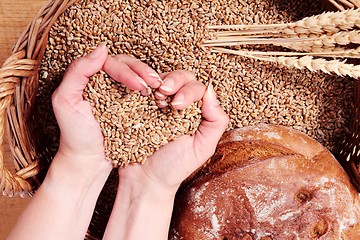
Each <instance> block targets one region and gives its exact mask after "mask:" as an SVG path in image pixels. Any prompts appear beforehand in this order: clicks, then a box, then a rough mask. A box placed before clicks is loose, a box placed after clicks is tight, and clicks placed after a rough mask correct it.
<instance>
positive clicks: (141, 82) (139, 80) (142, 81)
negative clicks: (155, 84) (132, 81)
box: [137, 77, 149, 88]
mask: <svg viewBox="0 0 360 240" xmlns="http://www.w3.org/2000/svg"><path fill="white" fill-rule="evenodd" d="M137 81H138V82H139V83H140V84H141V85H143V86H144V87H146V88H148V87H149V86H148V85H147V84H146V82H145V81H144V79H142V78H141V77H138V78H137Z"/></svg>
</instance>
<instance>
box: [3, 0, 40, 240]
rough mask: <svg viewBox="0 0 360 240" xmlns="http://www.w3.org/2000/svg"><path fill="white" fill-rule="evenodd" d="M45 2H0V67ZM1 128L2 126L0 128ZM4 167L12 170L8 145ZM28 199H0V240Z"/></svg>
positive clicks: (5, 234) (34, 0)
mask: <svg viewBox="0 0 360 240" xmlns="http://www.w3.org/2000/svg"><path fill="white" fill-rule="evenodd" d="M45 2H46V0H0V66H1V65H2V64H3V62H4V61H5V59H6V58H7V57H8V56H10V54H11V49H12V46H13V45H14V44H15V42H16V40H17V39H18V37H19V36H20V34H21V33H22V31H23V30H24V28H25V27H26V26H27V25H28V23H29V22H30V21H31V20H32V19H33V17H34V16H35V14H36V13H37V12H38V11H39V9H40V8H41V6H42V5H43V4H44V3H45ZM0 127H3V126H0ZM3 147H4V152H5V156H4V157H5V159H6V160H5V166H6V167H7V168H8V169H13V168H14V167H13V164H12V162H11V157H10V156H11V155H10V151H9V149H8V145H7V144H5V146H3ZM28 202H29V198H20V197H14V198H7V197H2V196H1V197H0V240H3V239H4V240H5V239H6V238H7V236H8V234H9V233H10V230H11V229H12V227H13V226H14V224H15V223H16V220H17V218H18V216H19V214H20V213H21V212H22V210H23V209H24V207H25V206H26V204H27V203H28Z"/></svg>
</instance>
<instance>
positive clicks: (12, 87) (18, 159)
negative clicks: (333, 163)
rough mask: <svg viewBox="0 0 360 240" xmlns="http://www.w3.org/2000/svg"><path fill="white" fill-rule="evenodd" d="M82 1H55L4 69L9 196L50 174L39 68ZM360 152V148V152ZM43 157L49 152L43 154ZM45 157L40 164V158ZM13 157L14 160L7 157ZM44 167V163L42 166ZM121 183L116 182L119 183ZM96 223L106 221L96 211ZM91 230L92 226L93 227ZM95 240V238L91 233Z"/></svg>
mask: <svg viewBox="0 0 360 240" xmlns="http://www.w3.org/2000/svg"><path fill="white" fill-rule="evenodd" d="M74 2H76V0H50V1H49V2H48V3H47V4H45V5H44V6H43V8H42V9H40V11H39V13H38V14H37V15H36V17H35V18H34V19H33V21H32V22H31V23H30V24H29V25H28V27H27V28H26V29H25V31H24V32H23V34H22V35H21V36H20V38H19V40H18V42H17V43H16V44H15V46H14V48H13V54H12V55H11V56H10V57H9V58H8V59H7V60H6V62H5V63H4V65H3V66H2V68H1V69H0V89H1V92H0V101H1V107H0V124H1V126H3V127H1V128H0V145H1V146H2V145H3V141H4V138H5V134H7V135H8V139H9V141H10V149H11V152H12V157H13V159H12V160H13V161H14V169H15V170H14V171H10V170H8V169H6V168H5V167H4V160H5V159H4V155H3V150H2V148H0V181H1V182H0V186H1V191H2V193H3V195H7V196H14V195H21V196H25V195H28V194H30V195H31V194H32V192H33V191H34V190H35V189H36V188H37V187H38V186H39V185H40V183H41V181H42V179H43V176H44V175H45V173H46V170H47V167H48V164H49V163H50V162H51V157H50V156H49V157H47V156H39V153H38V151H37V147H38V146H37V143H36V140H34V139H38V138H37V137H34V136H36V134H37V132H36V131H35V128H34V126H33V125H32V124H33V119H34V117H33V116H34V113H33V106H34V104H35V101H36V99H35V96H36V92H37V86H38V69H39V63H40V61H41V59H42V56H43V53H44V51H45V47H46V44H47V36H48V32H49V30H50V28H51V26H52V25H53V24H54V22H55V21H56V19H57V17H58V16H59V15H60V14H61V13H62V12H63V11H64V10H65V9H66V8H67V7H69V6H71V5H72V4H73V3H74ZM324 2H325V3H326V4H329V5H332V6H335V7H337V8H338V9H345V8H351V7H360V2H358V1H357V0H349V1H346V0H337V1H335V0H326V1H324ZM357 85H358V84H357V82H356V84H355V88H354V89H355V94H354V106H355V107H354V110H353V115H352V119H351V121H352V122H351V125H350V127H349V129H350V134H349V137H348V139H346V140H344V147H343V150H342V151H341V152H340V153H339V154H338V159H339V161H340V162H341V163H342V164H343V166H344V168H345V169H346V170H347V172H348V174H349V176H350V177H351V179H352V181H353V183H354V184H355V186H356V187H357V188H358V190H360V174H359V171H360V166H359V162H360V156H359V155H360V154H358V151H359V150H358V151H356V149H355V148H356V147H360V137H358V129H359V121H358V119H359V114H360V113H359V110H358V109H360V92H359V91H360V87H359V86H357ZM359 153H360V152H359ZM42 155H43V153H42ZM40 158H41V159H42V160H43V159H45V160H46V161H45V163H43V162H42V164H41V165H40V164H39V163H40V161H39V159H40ZM6 161H11V159H6ZM40 166H41V167H40ZM113 184H116V183H113ZM93 221H94V222H96V223H101V224H102V225H105V224H106V223H105V222H103V221H102V220H101V219H97V218H96V216H95V215H94V219H93ZM90 228H91V226H90ZM89 239H95V238H92V237H90V236H89Z"/></svg>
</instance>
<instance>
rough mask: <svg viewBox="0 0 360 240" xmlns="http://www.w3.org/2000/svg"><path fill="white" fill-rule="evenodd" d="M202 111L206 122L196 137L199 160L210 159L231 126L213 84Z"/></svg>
mask: <svg viewBox="0 0 360 240" xmlns="http://www.w3.org/2000/svg"><path fill="white" fill-rule="evenodd" d="M201 111H202V116H203V118H204V120H203V121H202V122H201V124H200V126H199V128H198V130H197V131H196V133H195V136H194V146H195V153H196V156H197V159H204V158H206V159H208V158H210V157H211V156H212V155H213V154H214V152H215V148H216V145H217V143H218V142H219V140H220V138H221V136H222V134H223V133H224V131H225V129H226V127H227V125H228V124H229V117H228V116H227V114H226V113H225V111H224V110H223V109H222V107H221V106H220V104H219V102H218V100H217V99H216V93H215V91H214V89H213V87H212V85H211V83H210V84H209V86H208V88H207V90H206V91H205V94H204V96H203V103H202V107H201Z"/></svg>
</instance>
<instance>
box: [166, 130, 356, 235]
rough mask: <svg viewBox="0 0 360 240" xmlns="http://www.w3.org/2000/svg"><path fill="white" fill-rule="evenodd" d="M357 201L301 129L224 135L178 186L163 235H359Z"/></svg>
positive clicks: (336, 167)
mask: <svg viewBox="0 0 360 240" xmlns="http://www.w3.org/2000/svg"><path fill="white" fill-rule="evenodd" d="M359 214H360V201H359V196H358V193H357V191H356V190H355V188H354V187H353V186H352V185H351V183H350V181H349V179H348V177H347V175H346V173H345V172H344V170H343V169H342V168H341V166H340V165H339V163H338V162H337V161H336V159H335V158H334V157H333V156H332V155H331V153H330V152H329V151H328V150H327V149H325V148H324V147H323V146H322V145H321V144H319V143H318V142H316V141H315V140H313V139H311V138H310V137H308V136H306V135H305V134H303V133H301V132H299V131H296V130H293V129H290V128H287V127H281V126H275V125H265V124H261V125H257V126H254V127H245V128H241V129H235V130H232V131H230V132H228V133H226V134H225V135H224V136H223V137H222V139H221V140H220V142H219V145H218V147H217V150H216V153H215V154H214V156H213V157H212V159H211V160H210V162H209V163H208V164H207V165H205V166H204V167H203V168H202V169H200V170H199V171H197V173H196V174H194V175H193V176H192V179H191V180H190V181H189V182H188V184H187V186H186V187H184V188H183V189H181V190H179V192H178V194H177V197H176V201H175V207H174V213H173V218H172V223H171V227H170V232H169V239H185V240H187V239H189V240H190V239H196V240H201V239H206V240H208V239H222V240H225V239H227V240H230V239H262V240H265V239H360V224H359Z"/></svg>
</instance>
